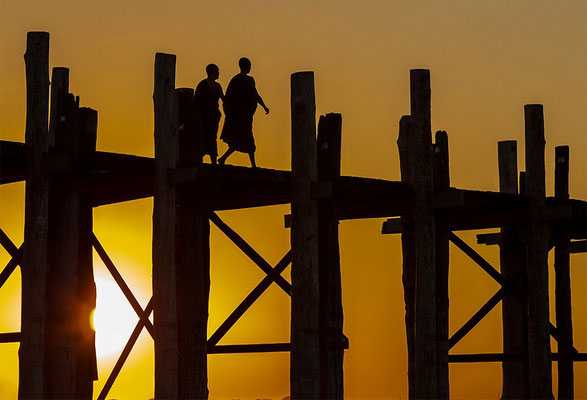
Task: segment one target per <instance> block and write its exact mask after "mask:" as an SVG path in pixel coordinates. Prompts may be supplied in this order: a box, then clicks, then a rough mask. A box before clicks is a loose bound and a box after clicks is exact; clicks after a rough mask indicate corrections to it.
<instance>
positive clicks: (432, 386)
mask: <svg viewBox="0 0 587 400" xmlns="http://www.w3.org/2000/svg"><path fill="white" fill-rule="evenodd" d="M410 100H411V101H410V103H411V107H410V108H411V125H412V135H413V141H412V144H413V148H412V149H411V150H410V155H411V158H412V162H413V163H414V169H413V173H414V189H415V193H414V207H415V209H414V230H415V239H416V294H415V302H416V316H415V318H416V319H415V343H414V378H415V381H416V384H415V387H414V389H415V390H414V396H415V398H419V399H424V398H425V399H432V398H435V397H436V389H437V388H436V381H437V380H436V368H431V366H432V365H436V294H435V293H436V274H435V263H436V259H435V248H436V241H435V221H434V220H435V218H434V209H433V208H432V201H431V200H432V190H433V176H432V174H433V170H432V134H431V128H430V71H428V70H424V69H415V70H411V71H410Z"/></svg>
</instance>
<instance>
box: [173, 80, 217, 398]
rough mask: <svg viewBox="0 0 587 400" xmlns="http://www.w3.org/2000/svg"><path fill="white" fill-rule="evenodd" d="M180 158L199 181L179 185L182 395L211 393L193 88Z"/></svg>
mask: <svg viewBox="0 0 587 400" xmlns="http://www.w3.org/2000/svg"><path fill="white" fill-rule="evenodd" d="M176 93H177V101H178V127H179V128H178V133H179V158H178V163H177V164H176V167H178V168H184V167H192V168H194V169H195V171H196V173H195V176H194V180H192V181H189V182H185V183H182V184H178V185H175V196H176V197H175V201H176V203H175V204H176V228H175V235H176V237H175V256H176V265H177V266H176V268H177V310H178V320H177V321H178V337H179V339H178V340H179V363H178V373H179V397H180V398H189V399H202V398H207V397H208V363H207V354H208V353H207V344H206V341H207V329H208V302H209V293H210V222H209V220H208V216H209V214H210V212H209V209H208V204H207V201H206V200H207V199H206V197H205V192H206V191H205V187H204V185H203V182H202V178H203V176H204V174H202V173H200V167H201V164H202V153H201V147H200V146H199V143H201V138H199V137H198V135H199V133H200V131H199V130H197V129H196V127H195V124H194V120H193V117H194V114H193V104H192V99H193V89H191V88H182V89H177V90H176Z"/></svg>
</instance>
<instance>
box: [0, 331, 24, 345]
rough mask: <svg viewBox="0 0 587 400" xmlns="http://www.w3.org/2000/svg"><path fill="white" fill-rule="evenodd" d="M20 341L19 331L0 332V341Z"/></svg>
mask: <svg viewBox="0 0 587 400" xmlns="http://www.w3.org/2000/svg"><path fill="white" fill-rule="evenodd" d="M18 342H20V332H7V333H0V343H18Z"/></svg>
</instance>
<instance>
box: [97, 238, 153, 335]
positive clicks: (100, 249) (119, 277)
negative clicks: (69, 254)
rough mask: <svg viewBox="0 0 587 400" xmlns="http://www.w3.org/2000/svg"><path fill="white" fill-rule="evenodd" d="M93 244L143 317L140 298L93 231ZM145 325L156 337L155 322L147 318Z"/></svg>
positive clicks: (123, 291)
mask: <svg viewBox="0 0 587 400" xmlns="http://www.w3.org/2000/svg"><path fill="white" fill-rule="evenodd" d="M92 246H94V249H96V252H97V253H98V255H99V256H100V258H101V259H102V261H103V262H104V265H106V268H108V271H110V274H111V275H112V277H113V278H114V280H115V281H116V283H117V284H118V286H119V287H120V290H122V293H124V295H125V296H126V299H127V300H128V302H129V303H130V305H131V306H132V308H133V310H135V312H136V313H137V315H138V316H139V318H142V315H143V313H144V311H143V308H142V307H141V305H140V304H139V302H138V300H137V299H136V297H135V296H134V294H133V293H132V291H131V290H130V288H129V287H128V285H127V284H126V282H125V281H124V279H123V278H122V275H120V273H119V272H118V270H117V269H116V267H115V266H114V263H113V262H112V260H111V259H110V257H108V254H106V251H105V250H104V248H103V247H102V245H101V244H100V242H99V241H98V238H97V237H96V235H95V234H93V233H92ZM145 327H146V328H147V330H148V331H149V333H150V334H151V337H152V338H154V337H155V331H154V329H153V324H152V323H151V321H149V320H147V322H145Z"/></svg>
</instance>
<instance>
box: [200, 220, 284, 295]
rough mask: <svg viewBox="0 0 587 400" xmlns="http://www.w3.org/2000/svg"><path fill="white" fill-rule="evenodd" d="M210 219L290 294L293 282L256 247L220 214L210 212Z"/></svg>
mask: <svg viewBox="0 0 587 400" xmlns="http://www.w3.org/2000/svg"><path fill="white" fill-rule="evenodd" d="M210 221H212V222H213V223H214V225H216V227H218V229H220V230H221V231H222V232H223V233H224V234H225V235H226V237H228V238H229V239H230V240H231V241H232V242H233V243H234V244H235V245H236V246H237V247H238V248H239V249H241V250H242V252H243V253H245V254H246V255H247V256H248V257H249V258H250V259H251V261H253V262H254V263H255V264H257V266H258V267H259V268H261V269H262V270H263V272H265V273H266V274H267V275H268V276H270V277H271V278H273V281H275V283H277V284H278V285H279V287H280V288H282V289H283V291H284V292H285V293H287V294H288V295H289V294H290V292H291V284H290V283H289V282H288V281H286V280H285V278H284V277H282V276H281V275H279V274H277V273H276V272H275V271H274V270H273V268H272V267H271V265H270V264H269V263H268V262H267V261H265V259H264V258H263V257H261V255H260V254H259V253H257V252H256V251H255V249H253V248H252V247H251V245H249V244H248V243H247V242H246V241H245V240H244V239H243V238H242V237H241V236H240V235H239V234H238V233H236V232H235V231H234V230H233V229H232V228H231V227H229V226H228V225H226V223H225V222H224V221H222V220H221V219H220V217H218V215H217V214H216V213H214V212H213V213H211V214H210Z"/></svg>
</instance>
